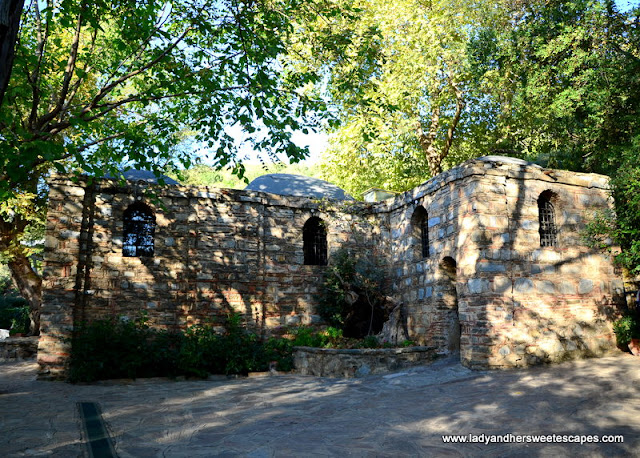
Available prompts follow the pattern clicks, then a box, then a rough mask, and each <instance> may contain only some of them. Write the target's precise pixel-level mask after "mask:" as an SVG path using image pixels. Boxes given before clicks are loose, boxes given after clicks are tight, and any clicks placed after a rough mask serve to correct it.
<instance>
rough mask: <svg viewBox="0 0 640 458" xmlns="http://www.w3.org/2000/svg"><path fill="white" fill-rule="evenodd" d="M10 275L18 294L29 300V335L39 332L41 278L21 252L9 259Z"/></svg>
mask: <svg viewBox="0 0 640 458" xmlns="http://www.w3.org/2000/svg"><path fill="white" fill-rule="evenodd" d="M9 270H11V276H12V277H13V280H14V281H15V282H16V285H17V286H18V289H19V290H20V294H21V295H22V297H24V298H25V299H26V300H27V301H28V302H29V309H30V310H29V316H30V318H31V325H30V329H29V335H38V334H39V333H40V305H41V304H42V279H41V278H40V276H39V275H38V274H37V273H35V272H34V270H33V268H32V267H31V263H30V262H29V259H28V258H27V257H26V256H25V255H24V254H22V253H16V254H15V255H14V256H13V257H12V259H11V261H9Z"/></svg>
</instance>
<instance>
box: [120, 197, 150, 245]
mask: <svg viewBox="0 0 640 458" xmlns="http://www.w3.org/2000/svg"><path fill="white" fill-rule="evenodd" d="M123 226H124V227H123V229H124V234H123V237H122V256H127V257H134V256H153V235H154V233H155V230H156V219H155V217H154V216H153V211H151V209H150V208H149V207H148V206H147V205H145V204H143V203H141V202H136V203H134V204H131V205H129V207H128V208H127V209H126V210H125V211H124V218H123Z"/></svg>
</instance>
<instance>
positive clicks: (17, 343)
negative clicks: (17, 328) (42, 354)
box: [0, 336, 38, 362]
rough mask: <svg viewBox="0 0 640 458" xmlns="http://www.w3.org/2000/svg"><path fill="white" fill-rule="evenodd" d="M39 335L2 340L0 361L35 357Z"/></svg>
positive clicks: (0, 342)
mask: <svg viewBox="0 0 640 458" xmlns="http://www.w3.org/2000/svg"><path fill="white" fill-rule="evenodd" d="M37 354H38V337H37V336H36V337H9V338H8V339H5V340H0V362H5V361H13V360H23V359H31V358H35V357H36V355H37Z"/></svg>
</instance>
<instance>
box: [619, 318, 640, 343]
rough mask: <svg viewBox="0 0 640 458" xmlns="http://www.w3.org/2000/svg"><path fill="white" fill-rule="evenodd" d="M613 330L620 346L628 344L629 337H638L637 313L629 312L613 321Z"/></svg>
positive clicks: (639, 328) (638, 323) (639, 327)
mask: <svg viewBox="0 0 640 458" xmlns="http://www.w3.org/2000/svg"><path fill="white" fill-rule="evenodd" d="M613 332H615V334H616V342H617V343H618V345H619V346H621V347H624V346H626V345H628V344H629V342H631V339H640V319H638V316H637V314H634V313H630V314H628V315H626V316H624V317H622V318H620V319H619V320H618V321H616V322H615V323H613Z"/></svg>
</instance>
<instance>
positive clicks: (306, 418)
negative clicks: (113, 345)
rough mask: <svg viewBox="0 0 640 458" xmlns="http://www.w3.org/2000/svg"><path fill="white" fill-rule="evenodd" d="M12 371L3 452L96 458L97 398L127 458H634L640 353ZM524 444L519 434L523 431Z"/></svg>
mask: <svg viewBox="0 0 640 458" xmlns="http://www.w3.org/2000/svg"><path fill="white" fill-rule="evenodd" d="M35 373H36V365H35V364H34V363H32V362H20V363H3V364H0V456H2V457H14V456H59V457H65V458H66V457H75V456H88V451H87V450H88V448H87V446H86V444H85V443H84V441H83V435H84V433H83V431H84V428H83V426H82V422H81V420H80V415H79V413H78V402H83V401H84V402H95V403H97V404H98V405H99V406H100V408H101V410H102V416H103V419H104V420H105V422H106V425H107V428H108V432H109V434H110V436H111V438H112V439H113V442H114V449H115V451H116V453H117V454H118V456H120V457H123V458H124V457H151V456H154V457H155V456H167V457H200V456H251V457H271V456H291V457H294V456H295V457H298V456H372V457H373V456H452V457H455V456H549V457H551V456H553V457H559V456H594V457H595V456H635V457H640V358H637V357H632V356H630V355H625V354H622V353H621V354H619V355H617V356H612V357H607V358H602V359H592V360H583V361H573V362H567V363H563V364H560V365H554V366H544V367H535V368H531V369H519V370H510V371H500V372H472V371H469V370H467V369H465V368H463V367H462V366H460V365H459V364H458V363H457V362H456V361H453V360H441V361H437V362H436V363H434V364H433V365H432V366H428V367H420V368H414V369H410V370H405V371H401V372H395V373H392V374H388V375H384V376H370V377H367V378H362V379H349V380H345V379H329V378H314V377H303V376H293V375H283V376H273V377H257V378H241V379H226V378H222V377H219V378H213V379H211V380H197V381H191V380H187V381H169V380H166V379H148V380H142V379H141V380H137V381H111V382H105V383H101V384H94V385H70V384H67V383H61V382H44V381H36V380H35ZM445 434H464V435H466V436H469V435H470V434H473V435H482V434H484V435H485V436H491V435H506V434H513V435H550V434H556V435H567V436H572V437H573V436H575V435H583V436H587V435H591V436H593V435H598V436H600V437H602V436H604V435H623V436H624V442H623V443H597V444H596V443H585V444H582V445H580V444H573V443H571V444H570V443H564V444H563V443H528V444H524V443H520V444H518V443H490V444H478V443H473V444H451V443H444V442H443V439H442V435H445ZM514 439H515V436H514Z"/></svg>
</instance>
